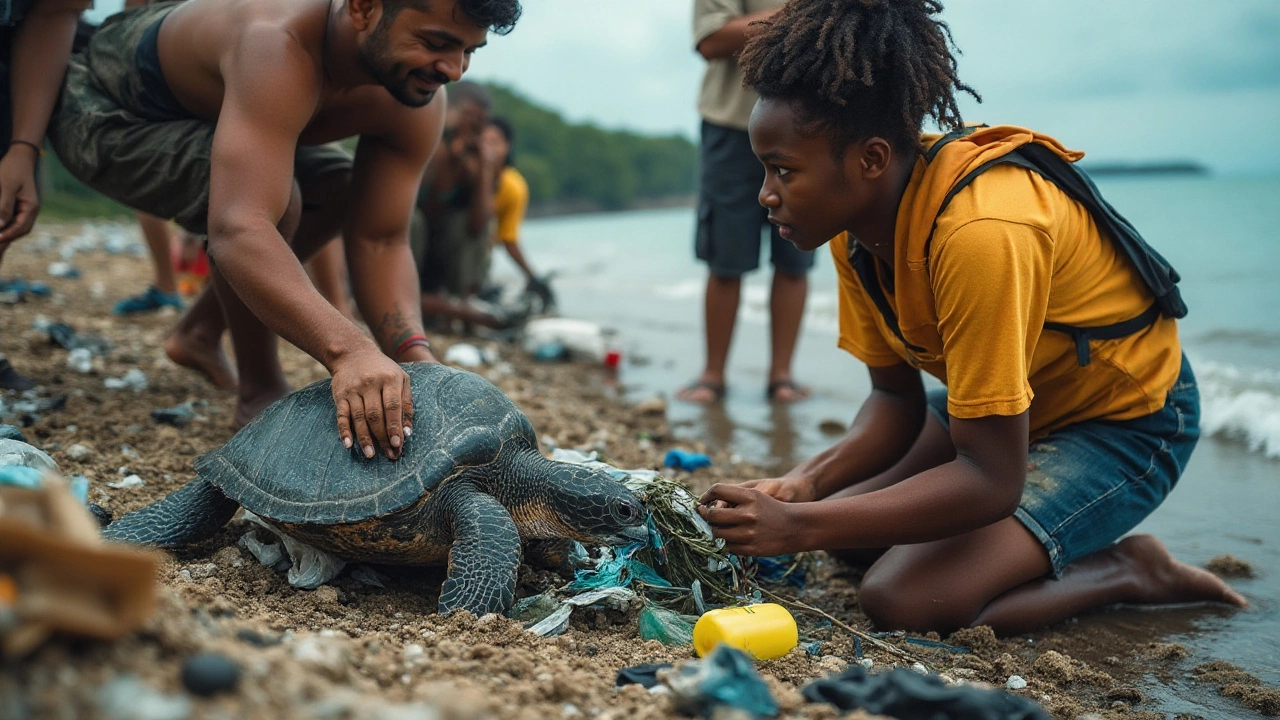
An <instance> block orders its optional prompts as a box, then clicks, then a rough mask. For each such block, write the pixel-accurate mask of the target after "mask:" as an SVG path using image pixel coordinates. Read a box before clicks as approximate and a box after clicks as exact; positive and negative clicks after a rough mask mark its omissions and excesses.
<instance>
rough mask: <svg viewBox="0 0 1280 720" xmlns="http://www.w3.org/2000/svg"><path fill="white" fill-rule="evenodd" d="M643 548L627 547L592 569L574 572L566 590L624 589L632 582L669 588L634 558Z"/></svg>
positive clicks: (636, 545) (652, 570) (649, 568)
mask: <svg viewBox="0 0 1280 720" xmlns="http://www.w3.org/2000/svg"><path fill="white" fill-rule="evenodd" d="M642 547H643V546H642V545H639V544H634V545H628V546H627V547H626V548H623V549H622V550H620V551H619V552H618V553H617V555H615V556H614V557H612V558H609V559H607V560H605V561H603V562H601V563H600V564H599V565H597V566H596V567H595V568H593V569H582V570H576V571H574V573H573V582H572V583H570V584H569V585H568V586H567V588H566V589H567V590H591V589H595V588H612V587H626V586H627V585H629V584H631V583H632V582H639V583H641V584H644V585H650V586H652V587H671V583H669V582H667V580H666V579H665V578H663V577H662V576H661V575H659V574H658V573H657V572H655V571H654V569H653V568H651V567H649V566H648V565H646V564H644V563H643V562H641V561H640V560H637V559H636V558H635V554H636V552H637V551H639V550H640V549H641V548H642Z"/></svg>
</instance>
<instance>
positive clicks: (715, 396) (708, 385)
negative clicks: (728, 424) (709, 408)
mask: <svg viewBox="0 0 1280 720" xmlns="http://www.w3.org/2000/svg"><path fill="white" fill-rule="evenodd" d="M704 388H705V389H707V390H710V391H711V394H712V398H711V402H719V401H721V400H723V399H724V393H725V387H724V384H723V383H713V382H710V381H707V380H698V381H695V382H692V383H689V384H688V385H685V386H684V387H682V388H680V390H679V391H678V392H677V393H676V397H677V398H679V396H680V395H682V394H685V393H689V392H692V391H694V390H701V389H704ZM685 402H692V401H691V400H686V401H685Z"/></svg>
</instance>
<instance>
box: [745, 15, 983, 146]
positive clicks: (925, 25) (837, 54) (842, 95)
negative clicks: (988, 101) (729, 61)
mask: <svg viewBox="0 0 1280 720" xmlns="http://www.w3.org/2000/svg"><path fill="white" fill-rule="evenodd" d="M941 12H942V3H941V2H939V0H791V2H788V3H787V4H786V5H785V6H783V7H782V9H780V10H779V11H778V12H777V13H776V14H774V15H773V16H772V17H771V18H769V19H768V20H764V21H761V22H759V23H753V24H752V25H753V26H757V25H758V26H762V27H758V28H754V29H756V30H758V31H757V32H752V33H751V34H750V37H749V39H748V41H747V44H746V47H744V48H743V50H742V54H741V56H739V58H738V67H739V68H740V69H741V71H742V74H743V81H744V83H745V84H746V85H747V87H750V88H752V89H753V90H755V91H756V92H757V93H759V94H760V96H761V97H765V98H777V99H782V100H789V101H794V102H797V103H798V105H799V110H800V115H801V123H802V127H800V128H799V130H800V132H802V133H804V134H806V135H809V136H813V135H816V134H818V133H823V134H826V135H827V136H828V137H829V138H831V140H832V144H833V150H834V151H835V154H836V155H841V154H843V152H844V149H845V148H846V147H847V146H848V145H850V144H852V143H854V142H857V141H858V140H862V139H865V138H868V137H872V136H880V137H883V138H885V139H886V140H888V141H889V142H890V143H892V144H893V146H894V148H895V149H898V150H901V151H908V152H911V151H914V149H915V148H917V147H918V145H919V142H920V139H919V138H920V130H921V127H922V126H923V124H924V119H925V117H926V116H928V117H932V118H933V119H934V120H935V121H936V122H937V123H938V125H939V126H940V127H942V128H943V129H944V130H951V129H955V128H958V127H960V126H962V125H963V122H962V121H961V119H960V108H959V107H958V106H957V104H956V91H962V92H966V93H968V94H970V95H972V96H973V97H974V98H975V99H976V100H978V102H981V101H982V98H981V97H980V96H979V95H978V93H977V92H976V91H974V89H973V88H971V87H969V86H968V85H966V84H964V83H963V82H961V81H960V78H959V77H957V75H956V58H955V56H954V55H953V54H952V50H953V49H955V41H954V40H952V38H951V30H950V28H948V27H947V24H946V23H944V22H942V21H941V20H938V19H935V18H934V17H933V16H934V15H937V14H939V13H941ZM955 51H956V53H959V50H958V49H956V50H955Z"/></svg>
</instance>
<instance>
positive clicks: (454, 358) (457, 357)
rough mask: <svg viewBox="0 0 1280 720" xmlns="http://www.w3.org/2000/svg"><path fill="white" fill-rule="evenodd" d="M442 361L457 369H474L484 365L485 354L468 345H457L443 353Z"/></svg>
mask: <svg viewBox="0 0 1280 720" xmlns="http://www.w3.org/2000/svg"><path fill="white" fill-rule="evenodd" d="M444 361H445V362H447V363H452V364H454V365H457V366H459V367H464V368H474V367H480V366H481V365H483V364H485V363H486V362H487V360H486V359H485V353H484V351H483V350H481V349H480V348H478V347H476V346H475V345H472V344H470V343H458V344H456V345H452V346H450V347H449V349H448V350H445V351H444Z"/></svg>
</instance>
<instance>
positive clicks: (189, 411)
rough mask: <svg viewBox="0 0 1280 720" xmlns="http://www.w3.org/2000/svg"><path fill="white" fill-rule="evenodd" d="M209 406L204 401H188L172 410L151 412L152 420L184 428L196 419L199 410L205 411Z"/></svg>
mask: <svg viewBox="0 0 1280 720" xmlns="http://www.w3.org/2000/svg"><path fill="white" fill-rule="evenodd" d="M208 406H209V404H208V403H207V402H205V401H204V400H188V401H186V402H184V403H182V404H181V405H177V406H175V407H171V408H161V409H159V410H152V411H151V419H152V420H155V421H156V422H158V423H160V424H161V425H172V426H174V427H176V428H184V427H186V426H187V425H190V424H191V421H192V420H195V419H196V416H197V412H196V411H197V410H198V409H199V410H203V409H204V408H206V407H208Z"/></svg>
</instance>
